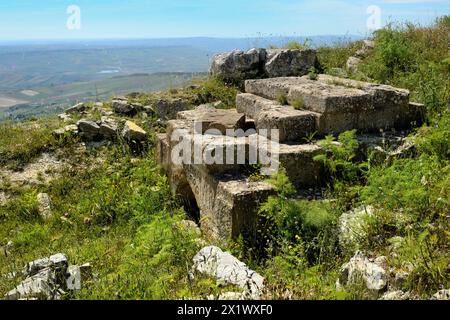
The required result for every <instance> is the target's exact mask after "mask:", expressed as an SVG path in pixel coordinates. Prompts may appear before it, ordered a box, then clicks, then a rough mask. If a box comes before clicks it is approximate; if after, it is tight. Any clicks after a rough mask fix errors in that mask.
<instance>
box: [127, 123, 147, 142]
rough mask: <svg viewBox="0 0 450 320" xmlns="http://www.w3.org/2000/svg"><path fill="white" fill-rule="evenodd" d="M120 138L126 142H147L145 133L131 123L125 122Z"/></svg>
mask: <svg viewBox="0 0 450 320" xmlns="http://www.w3.org/2000/svg"><path fill="white" fill-rule="evenodd" d="M122 137H123V138H124V139H125V140H127V141H136V142H142V141H145V140H147V132H146V131H145V130H144V129H142V128H141V127H139V126H138V125H137V124H136V123H134V122H132V121H127V122H125V126H124V128H123V131H122Z"/></svg>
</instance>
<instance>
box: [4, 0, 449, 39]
mask: <svg viewBox="0 0 450 320" xmlns="http://www.w3.org/2000/svg"><path fill="white" fill-rule="evenodd" d="M69 5H77V6H78V7H79V8H80V11H81V15H80V17H81V29H76V30H69V29H68V28H67V26H66V22H67V19H68V18H69V14H67V13H66V10H67V7H68V6H69ZM370 5H376V6H378V7H379V8H380V10H381V23H382V24H385V23H386V22H387V21H405V20H408V21H412V22H418V23H422V24H427V23H430V22H431V21H433V20H434V19H435V18H436V17H438V16H441V15H443V14H449V13H450V0H321V1H318V0H163V1H161V0H126V1H123V0H0V40H25V39H77V38H81V39H88V38H161V37H192V36H212V37H253V36H260V35H263V36H269V35H274V36H292V35H297V36H312V35H330V34H332V35H343V34H356V35H365V34H367V33H368V29H367V20H368V18H369V15H368V14H367V12H366V11H367V8H368V7H369V6H370Z"/></svg>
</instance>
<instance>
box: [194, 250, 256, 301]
mask: <svg viewBox="0 0 450 320" xmlns="http://www.w3.org/2000/svg"><path fill="white" fill-rule="evenodd" d="M193 262H194V265H193V266H192V269H193V271H194V272H200V273H203V274H207V275H209V276H211V277H214V278H215V279H216V281H217V282H218V283H219V284H223V285H235V286H238V287H239V288H241V289H243V290H244V292H245V293H248V294H249V296H250V297H251V298H253V299H258V298H259V297H260V296H261V294H262V292H263V290H264V278H263V277H262V276H261V275H259V274H258V273H256V272H255V271H253V270H250V269H249V268H248V267H247V265H246V264H245V263H243V262H241V261H239V260H238V259H236V258H235V257H234V256H232V255H231V254H230V253H228V252H223V251H222V250H221V249H220V248H218V247H215V246H209V247H205V248H203V249H202V250H200V251H199V252H198V253H197V254H196V255H195V257H194V258H193Z"/></svg>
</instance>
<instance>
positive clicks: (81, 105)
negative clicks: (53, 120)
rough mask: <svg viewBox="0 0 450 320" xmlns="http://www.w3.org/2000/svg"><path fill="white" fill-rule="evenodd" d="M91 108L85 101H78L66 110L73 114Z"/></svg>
mask: <svg viewBox="0 0 450 320" xmlns="http://www.w3.org/2000/svg"><path fill="white" fill-rule="evenodd" d="M88 109H89V106H88V105H87V104H85V103H83V102H81V103H78V104H76V105H74V106H73V107H70V108H69V109H67V110H66V113H69V114H73V113H81V112H84V111H87V110H88Z"/></svg>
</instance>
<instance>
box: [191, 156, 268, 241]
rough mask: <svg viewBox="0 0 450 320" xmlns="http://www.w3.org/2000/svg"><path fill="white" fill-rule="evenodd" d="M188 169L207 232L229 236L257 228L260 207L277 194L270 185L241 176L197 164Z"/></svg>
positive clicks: (223, 237) (201, 224) (202, 224)
mask: <svg viewBox="0 0 450 320" xmlns="http://www.w3.org/2000/svg"><path fill="white" fill-rule="evenodd" d="M185 170H186V174H187V179H188V181H189V183H190V186H191V188H192V190H193V192H194V194H195V197H196V200H197V205H198V207H199V208H200V226H201V229H202V230H203V231H204V232H205V234H207V235H208V236H210V237H212V238H215V239H229V238H236V237H238V236H239V235H241V234H248V233H250V232H254V231H255V226H256V218H257V213H258V209H259V206H260V205H261V204H262V203H264V202H265V201H266V200H267V198H268V197H269V196H270V195H272V194H274V190H273V187H272V186H271V185H269V184H267V183H264V182H249V181H248V179H247V178H246V177H245V176H242V175H214V174H210V173H208V172H205V171H204V170H202V168H201V167H199V166H195V165H190V166H185Z"/></svg>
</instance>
